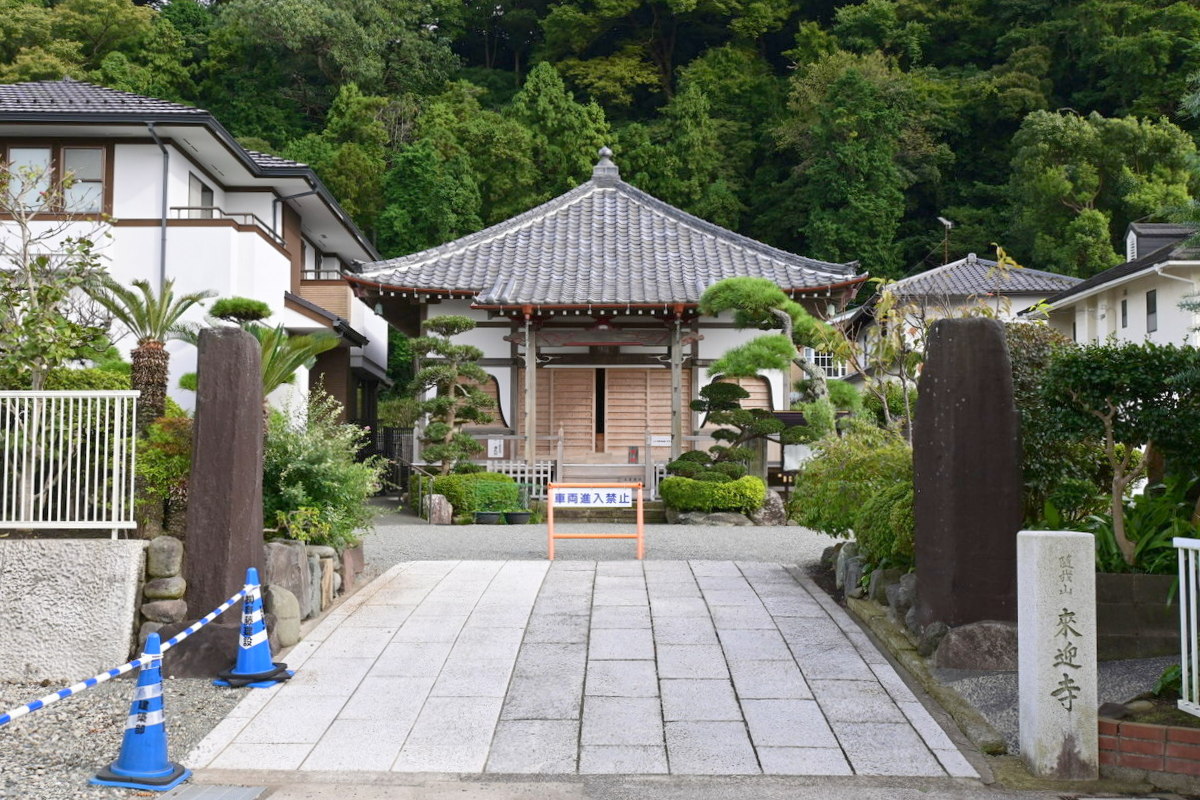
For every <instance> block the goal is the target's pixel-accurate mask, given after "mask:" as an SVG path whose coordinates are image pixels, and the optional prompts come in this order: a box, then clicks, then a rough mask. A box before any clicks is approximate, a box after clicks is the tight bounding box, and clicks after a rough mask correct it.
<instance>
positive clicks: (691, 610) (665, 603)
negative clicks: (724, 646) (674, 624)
mask: <svg viewBox="0 0 1200 800" xmlns="http://www.w3.org/2000/svg"><path fill="white" fill-rule="evenodd" d="M650 613H651V614H652V615H653V616H654V618H655V619H658V618H659V617H704V618H705V619H708V617H709V613H708V604H707V603H705V602H704V600H703V599H702V598H699V597H662V598H655V599H654V600H653V601H652V602H651V603H650Z"/></svg>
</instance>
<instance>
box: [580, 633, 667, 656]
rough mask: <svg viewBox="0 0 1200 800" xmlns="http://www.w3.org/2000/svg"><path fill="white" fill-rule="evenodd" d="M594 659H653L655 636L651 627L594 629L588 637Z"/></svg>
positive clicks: (590, 652)
mask: <svg viewBox="0 0 1200 800" xmlns="http://www.w3.org/2000/svg"><path fill="white" fill-rule="evenodd" d="M588 658H589V659H590V660H592V661H599V660H623V661H628V660H632V659H653V658H654V636H653V634H652V633H651V632H650V629H649V628H601V629H599V630H596V629H593V630H592V633H591V637H590V638H589V639H588Z"/></svg>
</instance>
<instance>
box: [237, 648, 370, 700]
mask: <svg viewBox="0 0 1200 800" xmlns="http://www.w3.org/2000/svg"><path fill="white" fill-rule="evenodd" d="M374 663H375V660H374V659H371V658H338V657H336V656H335V657H332V658H329V657H324V656H321V655H319V654H318V655H314V656H312V657H310V658H309V659H308V660H307V661H305V662H304V669H301V670H297V671H296V674H295V675H294V676H293V677H292V678H291V679H290V680H289V681H288V682H287V683H286V684H284V685H283V686H282V687H281V688H280V691H281V692H284V693H285V694H286V695H287V696H288V697H299V696H301V695H305V696H307V695H328V696H333V697H342V698H346V697H349V696H350V694H351V693H353V692H354V690H355V689H356V688H357V687H358V684H359V683H361V682H362V679H363V678H364V677H366V675H367V671H368V670H370V669H371V666H372V665H373V664H374ZM254 691H255V693H258V692H261V691H264V690H262V689H255V690H254Z"/></svg>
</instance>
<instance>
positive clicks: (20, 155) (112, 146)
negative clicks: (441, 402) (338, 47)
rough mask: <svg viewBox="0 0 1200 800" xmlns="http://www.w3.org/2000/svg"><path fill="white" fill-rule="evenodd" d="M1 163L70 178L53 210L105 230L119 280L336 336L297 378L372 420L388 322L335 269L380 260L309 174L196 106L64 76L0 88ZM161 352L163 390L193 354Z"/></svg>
mask: <svg viewBox="0 0 1200 800" xmlns="http://www.w3.org/2000/svg"><path fill="white" fill-rule="evenodd" d="M0 160H3V161H7V162H10V163H12V164H14V165H25V166H29V167H33V168H36V169H47V168H48V169H49V174H50V176H51V178H50V179H51V180H57V179H61V178H59V176H62V175H63V174H64V172H67V171H70V173H71V174H72V175H73V179H74V181H75V183H74V185H73V186H72V187H71V191H70V194H69V196H68V197H67V199H66V202H67V203H68V204H69V205H70V208H69V209H65V210H69V211H70V212H72V213H73V214H75V215H77V216H78V217H79V218H81V219H83V220H89V221H88V222H86V223H81V224H87V225H89V226H94V225H95V224H97V222H102V223H103V225H104V227H105V228H106V229H107V232H108V233H109V234H110V235H111V236H110V238H108V239H107V243H106V244H105V245H104V246H103V248H102V249H101V250H100V254H101V258H102V259H103V261H104V262H105V263H106V266H107V269H108V270H109V272H110V273H111V274H112V275H113V277H114V278H116V279H117V280H118V281H121V282H123V283H126V284H128V283H129V282H130V281H132V280H135V279H139V278H140V279H145V280H148V281H150V283H151V284H152V285H153V286H155V287H158V286H160V285H161V283H162V281H163V280H164V279H167V278H170V279H174V281H175V288H176V291H177V292H179V293H183V292H192V291H199V290H212V291H214V292H216V293H217V295H218V296H230V295H239V296H243V297H251V298H254V299H257V300H261V301H263V302H265V303H267V304H268V305H269V306H270V307H271V309H272V311H273V312H274V313H273V316H272V317H271V319H270V320H268V321H267V322H268V323H270V324H281V323H282V324H283V325H285V326H286V327H287V328H288V330H289V331H291V332H294V333H302V332H311V331H315V330H320V329H327V330H332V331H334V332H336V333H338V334H339V336H340V337H341V343H340V346H339V347H338V348H337V349H334V350H331V351H329V352H327V353H325V354H323V355H322V356H321V357H320V358H319V359H318V361H317V363H316V365H315V366H314V368H313V369H312V370H311V373H312V374H311V375H309V376H308V378H309V379H310V380H312V379H315V378H317V377H318V376H319V377H321V378H322V379H323V380H324V384H325V386H326V388H327V389H328V390H329V391H330V392H331V393H332V394H333V395H334V396H335V397H337V398H338V399H339V400H341V401H342V403H343V404H344V405H345V407H346V409H347V415H348V416H349V417H351V418H354V419H359V420H363V421H367V422H370V421H372V420H373V419H374V416H375V397H376V392H377V389H378V386H379V384H380V382H381V381H384V380H386V374H385V369H386V366H387V330H388V328H387V324H386V322H385V321H384V320H383V319H382V318H380V317H377V316H375V315H374V314H373V313H372V311H371V309H370V308H368V307H367V306H366V305H364V304H363V303H362V302H359V301H358V300H356V299H355V298H354V296H353V293H352V292H351V290H350V289H349V287H347V286H346V284H345V282H344V281H342V280H341V272H342V270H343V269H346V268H347V267H349V266H350V264H351V263H352V262H354V261H363V260H374V259H377V258H378V257H379V256H378V254H377V253H376V251H375V250H374V248H373V247H372V246H371V244H370V242H368V241H367V240H366V238H365V237H364V236H363V235H362V233H361V232H360V231H359V230H358V229H357V228H356V227H355V225H354V223H353V222H352V221H351V220H350V218H349V217H348V216H347V215H346V213H345V212H344V211H343V210H342V209H341V208H340V207H339V206H338V204H337V202H336V201H335V200H334V199H333V197H332V195H330V193H329V191H328V189H326V187H325V186H324V185H323V184H322V183H321V181H320V180H319V179H318V178H317V176H316V175H315V174H314V172H313V171H312V169H310V168H309V167H307V166H305V165H304V164H300V163H297V162H294V161H288V160H286V159H282V158H278V157H276V156H272V155H267V154H265V153H258V152H254V151H251V150H247V149H246V148H244V147H242V146H241V145H240V144H238V142H237V141H236V140H235V139H234V138H233V136H232V135H231V134H230V133H229V131H227V130H226V129H225V128H224V127H223V126H222V125H221V123H220V122H218V121H217V120H216V119H215V118H214V117H213V116H212V114H210V113H209V112H207V111H205V110H203V109H199V108H190V107H188V106H183V105H179V104H176V103H170V102H166V101H164V100H157V99H155V98H151V97H141V96H138V95H134V94H129V93H126V92H119V91H115V90H113V89H106V88H102V87H99V86H93V85H91V84H88V83H82V82H80V81H74V80H59V81H37V82H32V83H20V84H10V85H0ZM3 230H4V227H3V224H2V222H0V232H2V231H3ZM10 231H11V229H10ZM0 235H3V234H2V233H0ZM203 316H204V312H203V311H202V310H200V309H193V310H192V312H191V313H190V317H189V318H188V319H190V320H191V321H196V322H199V321H201V320H202V319H203ZM120 344H121V345H123V346H125V347H126V348H127V349H129V348H132V347H133V345H134V344H135V343H134V342H131V341H129V340H128V337H127V338H126V340H125V341H122V342H121V343H120ZM169 350H170V352H171V380H170V385H171V387H175V386H176V384H177V381H178V378H179V376H180V375H182V374H184V373H187V372H191V371H193V370H194V369H195V348H193V347H192V346H191V345H187V344H184V343H182V342H173V343H171V344H170V345H169ZM172 395H173V396H175V398H176V399H177V400H179V401H180V402H181V403H183V404H184V405H185V407H186V406H188V405H190V403H191V398H190V397H189V395H190V393H189V392H181V391H180V390H178V389H174V388H172Z"/></svg>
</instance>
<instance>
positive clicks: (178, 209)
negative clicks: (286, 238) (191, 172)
mask: <svg viewBox="0 0 1200 800" xmlns="http://www.w3.org/2000/svg"><path fill="white" fill-rule="evenodd" d="M171 211H172V212H173V213H174V214H175V219H228V220H232V221H233V222H236V223H238V224H239V225H246V226H252V227H254V228H256V229H258V231H259V232H260V233H262V234H263V235H264V236H266V237H267V238H268V239H270V240H271V241H273V242H274V243H275V244H277V245H279V246H280V247H283V237H282V236H280V235H279V234H277V233H276V232H275V231H273V230H271V226H270V225H268V224H267V223H265V222H263V221H262V220H261V219H259V218H258V217H257V216H256V215H254V214H251V213H249V212H246V211H226V210H225V209H223V208H219V207H217V206H171Z"/></svg>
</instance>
